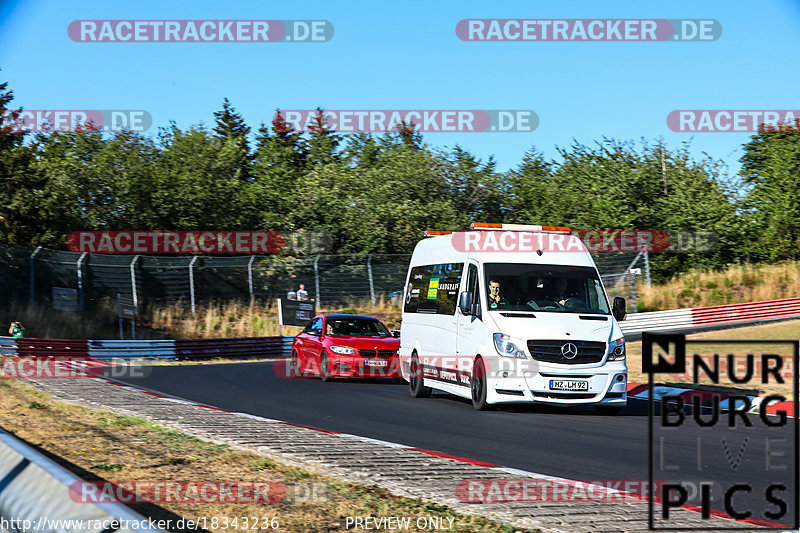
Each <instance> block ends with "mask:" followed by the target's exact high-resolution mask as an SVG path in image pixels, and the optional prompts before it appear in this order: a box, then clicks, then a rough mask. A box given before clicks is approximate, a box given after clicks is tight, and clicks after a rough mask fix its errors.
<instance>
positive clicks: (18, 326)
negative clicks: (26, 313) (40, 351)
mask: <svg viewBox="0 0 800 533" xmlns="http://www.w3.org/2000/svg"><path fill="white" fill-rule="evenodd" d="M8 334H9V335H11V336H12V337H16V338H20V337H24V336H25V328H24V327H22V322H12V323H11V326H10V327H9V328H8Z"/></svg>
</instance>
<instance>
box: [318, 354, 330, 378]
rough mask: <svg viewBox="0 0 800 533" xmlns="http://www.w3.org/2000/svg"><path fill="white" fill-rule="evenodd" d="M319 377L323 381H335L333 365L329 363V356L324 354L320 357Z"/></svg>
mask: <svg viewBox="0 0 800 533" xmlns="http://www.w3.org/2000/svg"><path fill="white" fill-rule="evenodd" d="M319 377H320V379H322V381H330V380H332V379H333V376H331V364H330V361H328V354H326V353H325V352H322V355H320V357H319Z"/></svg>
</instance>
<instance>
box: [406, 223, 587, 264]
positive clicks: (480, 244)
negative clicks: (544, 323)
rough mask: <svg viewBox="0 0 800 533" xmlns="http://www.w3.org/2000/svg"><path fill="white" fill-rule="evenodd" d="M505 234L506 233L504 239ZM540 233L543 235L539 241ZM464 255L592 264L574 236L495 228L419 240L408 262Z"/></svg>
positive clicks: (489, 260) (451, 259) (458, 260)
mask: <svg viewBox="0 0 800 533" xmlns="http://www.w3.org/2000/svg"><path fill="white" fill-rule="evenodd" d="M505 233H509V235H508V236H507V237H505V239H504V237H503V235H504V234H505ZM540 236H543V238H542V240H541V241H540ZM503 239H504V240H503ZM540 242H541V243H543V244H544V246H542V250H541V251H542V253H541V255H540V254H539V253H537V250H538V249H539V244H540ZM515 243H519V244H518V245H515ZM467 258H470V259H475V260H477V261H478V262H480V263H524V264H542V265H562V266H588V267H594V266H595V264H594V259H592V256H591V254H590V253H589V250H588V249H587V248H586V245H585V244H584V243H583V241H582V240H581V239H580V238H579V237H578V236H576V235H570V234H558V235H555V234H550V233H546V232H540V231H520V230H510V231H508V230H506V231H504V230H497V229H489V230H469V231H462V232H453V233H452V234H445V235H438V236H434V237H427V238H425V239H422V240H421V241H419V242H418V243H417V246H416V247H415V248H414V253H413V255H412V257H411V265H412V266H414V265H430V264H436V263H461V262H464V261H465V260H466V259H467Z"/></svg>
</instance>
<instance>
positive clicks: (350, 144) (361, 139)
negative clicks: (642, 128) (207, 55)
mask: <svg viewBox="0 0 800 533" xmlns="http://www.w3.org/2000/svg"><path fill="white" fill-rule="evenodd" d="M12 101H13V93H12V92H11V91H10V90H8V88H7V85H6V84H4V83H3V84H0V112H6V111H10V110H12V109H13V108H14V106H13V105H12ZM214 117H215V125H214V128H213V130H208V129H206V128H204V127H203V126H193V127H190V128H188V129H180V128H178V127H177V126H176V125H174V124H173V125H172V126H171V127H168V128H163V129H162V130H161V131H160V132H159V134H158V135H157V136H156V138H150V137H148V136H144V135H142V134H139V133H135V132H131V131H120V132H116V133H113V134H105V133H100V132H97V131H92V130H91V129H88V128H87V129H84V130H82V131H76V132H50V133H39V134H36V135H34V136H28V138H27V141H29V142H26V135H25V134H24V133H21V132H17V131H14V130H13V129H11V128H3V129H0V201H2V208H0V209H2V212H0V217H1V218H0V229H2V240H3V241H4V242H6V243H10V244H23V245H44V246H49V247H55V248H62V247H63V246H64V242H65V237H66V235H67V234H68V233H70V232H71V231H76V230H131V229H153V230H158V229H171V230H191V229H231V230H233V229H249V230H253V229H264V230H276V231H292V232H296V231H306V232H315V233H324V234H326V235H327V237H328V238H329V239H330V242H331V244H332V247H331V249H330V252H331V253H384V254H386V253H408V252H410V251H411V250H412V249H413V247H414V245H415V244H416V243H417V242H418V241H419V239H420V238H421V235H422V231H423V230H425V229H441V230H457V229H464V228H466V227H467V226H468V224H469V223H470V222H473V221H485V222H513V223H528V224H546V225H568V226H570V227H572V228H573V229H601V230H604V229H656V230H666V231H692V230H702V231H707V232H710V233H712V234H713V235H715V236H716V238H717V246H716V247H715V248H714V249H712V250H710V251H696V250H694V251H692V250H688V251H681V252H678V253H662V254H652V255H651V256H650V263H651V271H652V277H653V280H654V281H661V280H664V279H668V278H671V277H673V276H674V275H675V274H677V273H679V272H682V271H685V270H687V268H688V267H689V266H692V267H695V268H722V267H725V266H726V265H728V264H730V263H734V262H738V261H742V260H747V261H751V262H760V261H776V260H781V259H792V258H796V257H797V252H796V250H797V249H798V245H800V142H799V141H798V136H797V133H796V131H789V130H787V129H786V128H783V129H778V131H761V132H759V133H758V134H756V135H754V136H753V137H752V138H751V140H750V142H748V143H747V144H746V145H745V147H744V149H745V155H744V157H743V158H742V163H743V169H742V174H741V178H742V183H734V182H732V181H731V180H729V179H728V178H727V177H726V174H725V169H724V168H723V167H722V166H721V165H720V163H719V162H717V161H714V160H712V159H711V158H708V157H704V158H701V159H699V160H696V159H694V158H692V157H691V156H690V154H689V146H688V145H682V146H680V147H679V148H677V149H667V148H666V147H665V146H664V145H663V143H662V142H660V141H657V142H645V141H642V142H641V143H633V142H622V141H618V140H614V139H607V138H603V139H601V140H600V141H598V142H596V143H595V144H594V145H592V146H588V145H584V144H580V143H577V142H575V143H573V144H572V145H571V146H569V147H562V148H560V149H559V162H555V161H548V160H546V159H545V158H544V157H543V156H542V154H541V153H540V152H539V151H538V150H537V149H536V148H535V147H532V148H531V149H530V150H529V151H528V152H526V153H525V154H524V156H523V158H522V161H521V162H520V164H519V165H518V166H517V167H515V168H514V169H512V170H510V171H508V172H499V171H498V170H497V169H496V165H495V162H494V160H493V159H492V158H491V157H489V158H488V159H487V160H485V161H483V160H481V159H479V158H478V157H476V156H475V155H473V154H471V153H470V152H468V151H467V150H465V149H463V148H462V147H460V146H455V147H453V148H449V149H436V148H432V147H431V146H429V145H427V144H426V143H425V142H424V141H423V139H422V137H421V135H420V134H419V132H417V131H416V129H415V126H414V124H401V125H399V127H398V128H397V131H396V132H392V133H387V134H384V135H369V134H365V133H359V134H353V135H348V136H342V135H340V134H339V133H337V132H336V131H334V130H333V129H332V128H331V127H330V126H329V125H328V123H327V120H326V117H325V114H324V111H323V110H322V109H318V110H317V112H316V114H315V115H314V116H313V117H312V120H311V121H310V122H311V123H310V124H309V125H307V129H308V131H306V132H298V131H295V130H294V129H293V127H292V126H291V125H290V124H288V123H286V122H285V120H284V119H283V117H282V115H281V113H280V112H277V113H276V115H275V117H274V119H273V120H272V123H271V124H269V125H264V124H262V125H261V126H260V127H259V128H258V130H257V132H256V133H255V135H254V136H253V138H252V139H253V141H254V142H252V143H251V141H250V127H249V126H248V125H247V124H246V122H245V120H244V118H243V117H242V116H241V115H240V114H239V113H238V112H237V111H236V110H235V109H234V107H233V106H232V105H231V103H230V102H229V101H228V100H227V99H225V100H224V101H223V104H222V109H221V110H219V111H217V112H215V113H214ZM798 124H799V125H800V123H798ZM304 262H305V260H300V259H299V258H297V257H294V256H281V257H273V258H270V260H268V261H264V262H262V264H260V265H259V266H258V267H257V268H259V269H260V270H261V273H262V274H264V275H266V276H267V277H268V278H269V282H268V285H269V286H268V287H267V289H268V290H270V291H272V292H274V293H278V292H283V291H284V290H285V289H286V287H278V286H277V283H279V282H280V280H281V279H286V278H287V277H291V276H292V273H293V272H294V271H296V269H297V268H299V265H300V264H302V263H304ZM722 284H723V285H724V286H726V287H727V286H728V285H727V282H726V280H723V281H722ZM698 288H699V287H698ZM707 288H708V289H716V287H707Z"/></svg>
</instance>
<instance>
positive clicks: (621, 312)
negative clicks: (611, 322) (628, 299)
mask: <svg viewBox="0 0 800 533" xmlns="http://www.w3.org/2000/svg"><path fill="white" fill-rule="evenodd" d="M611 314H612V315H614V318H616V319H617V322H620V321H622V320H625V317H626V316H627V314H628V310H627V305H626V304H625V298H623V297H622V296H615V297H614V303H613V305H612V306H611Z"/></svg>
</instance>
